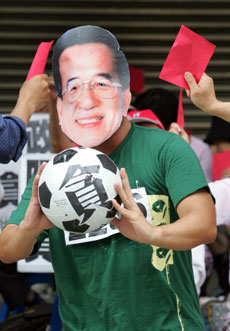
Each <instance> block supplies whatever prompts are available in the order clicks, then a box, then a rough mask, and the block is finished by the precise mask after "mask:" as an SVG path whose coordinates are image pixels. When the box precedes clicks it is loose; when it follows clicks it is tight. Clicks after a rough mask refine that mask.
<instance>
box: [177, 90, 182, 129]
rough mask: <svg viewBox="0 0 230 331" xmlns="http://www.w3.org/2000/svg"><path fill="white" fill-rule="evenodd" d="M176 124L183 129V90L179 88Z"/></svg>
mask: <svg viewBox="0 0 230 331" xmlns="http://www.w3.org/2000/svg"><path fill="white" fill-rule="evenodd" d="M177 124H178V125H180V126H181V127H182V128H184V111H183V89H182V87H181V88H180V94H179V100H178V110H177Z"/></svg>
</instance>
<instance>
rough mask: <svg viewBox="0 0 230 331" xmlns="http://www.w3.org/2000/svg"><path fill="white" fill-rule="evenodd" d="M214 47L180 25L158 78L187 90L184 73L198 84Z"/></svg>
mask: <svg viewBox="0 0 230 331" xmlns="http://www.w3.org/2000/svg"><path fill="white" fill-rule="evenodd" d="M215 48H216V46H215V45H214V44H212V43H210V42H209V41H207V40H206V39H204V38H203V37H201V36H200V35H198V34H197V33H195V32H193V31H192V30H190V29H188V28H187V27H186V26H184V25H182V26H181V28H180V30H179V32H178V34H177V37H176V39H175V41H174V43H173V45H172V47H171V49H170V51H169V54H168V56H167V58H166V61H165V63H164V65H163V67H162V70H161V72H160V75H159V78H160V79H163V80H166V81H167V82H169V83H172V84H175V85H178V86H180V87H183V88H185V89H189V87H188V85H187V83H186V81H185V79H184V73H185V72H187V71H189V72H191V73H192V74H193V76H194V77H195V78H196V81H197V82H199V80H200V79H201V76H202V75H203V73H204V71H205V69H206V67H207V65H208V63H209V61H210V59H211V57H212V55H213V52H214V50H215Z"/></svg>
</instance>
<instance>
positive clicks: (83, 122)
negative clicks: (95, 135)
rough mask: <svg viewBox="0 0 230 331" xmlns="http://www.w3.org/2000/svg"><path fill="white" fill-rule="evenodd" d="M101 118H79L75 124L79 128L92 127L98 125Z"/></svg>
mask: <svg viewBox="0 0 230 331" xmlns="http://www.w3.org/2000/svg"><path fill="white" fill-rule="evenodd" d="M103 118H104V117H103V116H97V117H91V118H80V119H77V120H75V122H76V123H77V124H78V125H80V126H81V127H87V128H90V127H94V126H96V125H98V124H99V123H100V121H101V120H103Z"/></svg>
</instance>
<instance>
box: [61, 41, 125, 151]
mask: <svg viewBox="0 0 230 331" xmlns="http://www.w3.org/2000/svg"><path fill="white" fill-rule="evenodd" d="M59 66H60V73H61V78H62V99H61V98H58V101H57V109H58V115H59V120H60V124H61V127H62V131H63V132H64V133H65V134H66V135H67V136H68V137H69V138H70V139H71V140H72V141H73V142H75V143H76V144H78V145H80V146H84V147H94V146H98V145H100V144H102V143H103V142H105V141H106V140H107V139H109V138H110V137H111V136H112V135H113V133H115V132H116V131H117V130H118V128H119V127H120V124H121V121H122V116H126V114H127V109H128V106H129V102H130V91H129V90H125V91H123V90H122V86H121V84H120V82H119V79H118V76H117V74H116V68H115V65H114V61H113V54H112V51H111V50H110V48H109V47H108V46H106V45H104V44H102V43H89V44H83V45H75V46H72V47H69V48H66V49H65V50H64V51H63V52H62V54H61V56H60V60H59Z"/></svg>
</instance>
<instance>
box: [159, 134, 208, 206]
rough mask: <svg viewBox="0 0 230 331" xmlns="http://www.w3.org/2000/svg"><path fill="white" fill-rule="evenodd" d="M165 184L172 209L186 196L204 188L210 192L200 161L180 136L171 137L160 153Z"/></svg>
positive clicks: (173, 135)
mask: <svg viewBox="0 0 230 331" xmlns="http://www.w3.org/2000/svg"><path fill="white" fill-rule="evenodd" d="M161 160H162V162H163V169H164V175H165V183H166V186H167V189H168V191H169V195H170V197H171V199H172V202H173V205H174V207H176V206H177V204H178V203H179V202H180V201H181V200H182V199H183V198H185V197H186V196H188V195H190V194H192V193H194V192H196V191H198V190H199V189H202V188H206V189H207V191H208V192H210V190H209V187H208V184H207V181H206V179H205V176H204V173H203V170H202V167H201V164H200V161H199V159H198V157H197V156H196V154H195V152H194V151H193V149H192V148H191V147H190V146H189V144H188V143H187V142H185V141H184V140H183V139H182V138H181V137H180V136H178V135H175V134H173V133H172V136H171V137H170V139H169V140H168V141H167V143H166V144H165V145H164V147H163V149H162V153H161Z"/></svg>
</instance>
